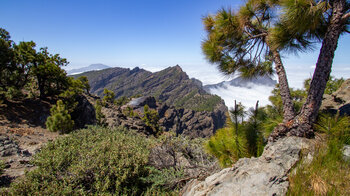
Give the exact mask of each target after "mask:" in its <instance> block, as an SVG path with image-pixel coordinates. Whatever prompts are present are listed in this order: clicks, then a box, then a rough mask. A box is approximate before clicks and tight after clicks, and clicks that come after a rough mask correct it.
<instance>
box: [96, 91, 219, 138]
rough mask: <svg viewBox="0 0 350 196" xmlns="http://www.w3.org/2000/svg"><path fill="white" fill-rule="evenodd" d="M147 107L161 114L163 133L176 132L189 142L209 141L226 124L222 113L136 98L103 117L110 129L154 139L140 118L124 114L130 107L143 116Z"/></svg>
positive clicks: (104, 109)
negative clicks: (186, 137)
mask: <svg viewBox="0 0 350 196" xmlns="http://www.w3.org/2000/svg"><path fill="white" fill-rule="evenodd" d="M140 100H142V101H140ZM134 103H135V104H134ZM144 105H148V106H149V107H150V108H151V109H154V110H156V111H157V112H158V115H159V125H160V127H161V128H162V130H163V131H165V132H174V133H176V134H177V135H179V134H183V135H186V136H188V137H190V138H197V137H209V136H211V135H213V134H214V133H215V131H216V130H217V129H218V128H221V127H222V126H223V125H224V123H225V121H224V120H223V119H225V113H224V112H222V110H223V109H222V110H219V109H218V110H216V111H213V112H208V111H202V112H197V111H194V110H190V109H177V108H175V107H174V106H168V105H167V104H166V103H163V104H160V103H158V102H156V100H155V98H154V97H141V98H137V99H134V100H132V101H131V102H130V103H128V104H127V105H125V106H122V107H117V106H112V105H109V106H108V107H105V108H103V109H102V113H103V114H104V115H105V117H106V122H107V124H108V126H109V127H118V126H124V127H126V128H129V129H132V130H137V131H138V132H142V133H145V134H146V135H151V134H154V133H153V131H152V130H151V129H150V127H147V126H146V125H145V123H144V122H143V121H142V119H141V118H140V117H139V116H128V115H126V114H125V113H123V110H124V109H125V108H126V107H128V106H129V107H131V108H132V109H133V110H134V111H135V112H138V113H140V114H141V115H142V113H143V106H144Z"/></svg>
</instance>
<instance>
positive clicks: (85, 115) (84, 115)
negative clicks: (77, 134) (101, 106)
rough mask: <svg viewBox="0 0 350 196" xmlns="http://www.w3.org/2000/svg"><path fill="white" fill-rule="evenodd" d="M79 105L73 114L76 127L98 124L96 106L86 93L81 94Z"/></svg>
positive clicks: (78, 99)
mask: <svg viewBox="0 0 350 196" xmlns="http://www.w3.org/2000/svg"><path fill="white" fill-rule="evenodd" d="M77 101H78V105H77V107H76V108H75V109H74V111H73V112H72V114H71V117H72V120H74V128H75V129H81V128H85V126H86V125H94V124H96V113H95V107H94V106H93V105H92V104H91V103H90V101H89V100H88V98H87V97H86V95H79V96H78V98H77Z"/></svg>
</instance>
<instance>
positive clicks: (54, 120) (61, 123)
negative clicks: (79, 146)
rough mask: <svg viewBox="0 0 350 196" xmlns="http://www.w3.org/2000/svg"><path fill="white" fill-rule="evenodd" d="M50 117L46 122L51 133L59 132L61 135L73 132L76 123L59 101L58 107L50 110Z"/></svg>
mask: <svg viewBox="0 0 350 196" xmlns="http://www.w3.org/2000/svg"><path fill="white" fill-rule="evenodd" d="M50 114H51V115H50V116H49V117H48V118H47V120H46V127H47V129H48V130H50V131H54V132H56V131H58V132H59V133H60V134H64V133H69V132H70V131H72V130H73V126H74V121H73V120H71V116H70V114H69V113H68V110H67V109H66V106H65V105H64V104H63V101H62V100H58V101H57V103H56V105H55V106H53V107H52V108H51V109H50Z"/></svg>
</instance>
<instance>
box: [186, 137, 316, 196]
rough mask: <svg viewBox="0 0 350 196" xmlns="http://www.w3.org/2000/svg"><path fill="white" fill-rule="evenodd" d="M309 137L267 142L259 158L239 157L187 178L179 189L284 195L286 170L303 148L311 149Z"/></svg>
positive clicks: (195, 194) (198, 193) (192, 193)
mask: <svg viewBox="0 0 350 196" xmlns="http://www.w3.org/2000/svg"><path fill="white" fill-rule="evenodd" d="M312 147H313V142H312V140H309V139H306V138H299V137H286V138H282V139H280V140H278V141H276V142H274V143H269V144H268V145H266V147H265V149H264V153H263V154H262V155H261V156H260V157H259V158H242V159H240V160H238V161H237V163H236V164H235V165H234V166H233V167H232V168H226V169H223V170H221V171H220V172H219V173H215V174H213V175H211V176H209V177H207V178H206V179H205V180H204V181H202V182H200V181H198V180H192V181H190V182H189V183H188V184H187V185H186V186H185V188H184V189H183V191H182V195H184V196H202V195H220V196H226V195H227V196H235V195H285V194H286V193H287V190H288V186H289V182H288V173H289V171H290V170H291V169H292V168H293V167H294V166H295V164H296V163H297V162H298V161H299V159H300V152H301V150H302V149H311V148H312Z"/></svg>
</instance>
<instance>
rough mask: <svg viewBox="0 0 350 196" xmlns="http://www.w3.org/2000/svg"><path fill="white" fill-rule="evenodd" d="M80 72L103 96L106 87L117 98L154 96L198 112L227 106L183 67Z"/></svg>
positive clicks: (95, 92) (93, 90) (92, 88)
mask: <svg viewBox="0 0 350 196" xmlns="http://www.w3.org/2000/svg"><path fill="white" fill-rule="evenodd" d="M80 75H85V76H87V77H88V79H89V83H90V86H91V93H94V94H97V95H98V96H102V95H103V89H104V88H107V89H109V90H112V91H114V93H115V95H116V98H118V97H121V96H126V97H131V96H134V95H142V96H153V97H155V98H156V100H157V101H159V102H163V103H166V104H168V105H170V106H175V107H177V108H185V109H191V110H195V111H213V110H215V109H217V108H222V106H223V105H224V103H223V101H222V99H221V98H220V97H218V96H215V95H210V94H208V93H206V92H205V91H204V90H203V88H202V83H201V82H200V81H199V80H196V79H190V78H189V77H188V75H187V74H186V73H185V72H183V71H182V69H181V67H180V66H175V67H169V68H167V69H164V70H162V71H159V72H155V73H152V72H149V71H146V70H144V69H140V68H138V67H136V68H134V69H132V70H130V69H126V68H118V67H116V68H110V69H105V70H101V71H91V72H87V73H83V74H80ZM80 75H77V76H76V77H78V76H80Z"/></svg>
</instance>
